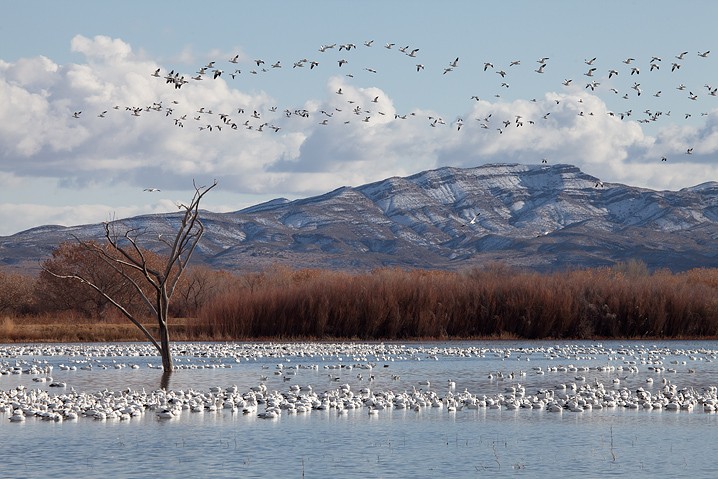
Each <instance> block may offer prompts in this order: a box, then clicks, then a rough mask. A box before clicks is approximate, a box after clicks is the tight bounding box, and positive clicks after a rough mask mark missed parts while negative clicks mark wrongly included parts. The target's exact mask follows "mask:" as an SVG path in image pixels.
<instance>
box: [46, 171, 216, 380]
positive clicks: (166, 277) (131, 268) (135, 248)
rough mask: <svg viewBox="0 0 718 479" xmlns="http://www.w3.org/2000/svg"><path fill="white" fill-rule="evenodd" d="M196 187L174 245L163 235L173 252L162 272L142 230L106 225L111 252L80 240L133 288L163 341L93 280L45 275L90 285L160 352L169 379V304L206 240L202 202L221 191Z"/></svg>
mask: <svg viewBox="0 0 718 479" xmlns="http://www.w3.org/2000/svg"><path fill="white" fill-rule="evenodd" d="M193 186H194V190H195V193H194V196H193V198H192V201H191V202H190V204H189V205H184V204H181V205H179V207H180V209H183V210H184V214H183V215H182V216H181V222H180V224H179V226H178V229H177V234H176V235H175V237H174V239H171V240H170V239H166V238H164V237H163V236H162V235H158V239H159V241H160V242H161V243H163V244H164V245H165V246H167V247H168V248H169V254H168V256H167V257H166V261H165V262H164V265H161V266H160V267H156V266H154V265H153V262H151V261H149V258H148V255H147V253H146V250H144V249H143V248H141V247H140V244H139V241H140V240H141V239H142V236H143V233H144V231H143V230H142V229H138V228H130V229H125V230H124V231H123V232H121V229H122V223H121V222H119V221H109V222H105V223H104V225H103V226H104V229H105V240H106V242H107V246H108V247H104V248H103V247H102V246H101V245H99V244H98V243H96V242H93V241H85V240H81V239H79V238H77V241H78V242H79V243H80V245H82V246H83V247H84V248H85V249H86V251H87V252H89V253H91V254H94V255H96V256H97V257H98V258H100V259H101V260H102V261H103V262H104V263H105V264H106V265H108V266H109V267H110V268H112V269H113V270H114V271H115V272H117V273H118V274H119V275H121V276H122V278H123V279H124V280H125V281H126V284H127V285H128V287H131V288H133V289H134V290H135V291H136V292H137V293H138V294H139V295H140V297H141V298H142V300H143V301H144V303H145V304H146V305H147V306H148V308H149V310H150V311H151V312H152V315H153V316H154V317H155V318H156V319H157V325H158V336H159V337H155V336H153V334H152V333H151V332H150V331H149V330H148V329H147V328H145V326H144V325H142V323H141V322H140V321H139V320H138V319H137V318H136V317H135V314H133V312H132V311H131V309H130V308H128V307H127V305H126V304H123V301H122V300H121V299H120V298H118V297H117V296H116V295H115V294H113V293H112V291H110V290H108V289H107V288H105V287H104V286H103V285H101V284H97V283H96V282H94V281H93V280H92V278H90V277H89V276H88V275H85V274H83V273H77V272H75V273H72V274H58V273H57V272H54V271H50V270H46V271H47V272H48V273H50V274H52V275H54V276H56V277H58V278H71V279H74V280H77V281H80V282H82V283H85V284H87V285H88V286H90V287H91V288H92V289H94V290H95V291H97V292H98V293H99V294H101V295H102V296H103V297H104V298H105V299H106V300H107V301H108V302H109V303H110V304H112V305H113V306H115V307H116V308H117V309H118V310H119V311H120V312H121V313H122V314H123V315H124V316H125V317H126V318H127V319H129V320H130V321H131V322H132V323H133V324H134V325H135V326H137V327H138V328H139V329H140V330H141V331H142V333H143V334H144V335H145V336H146V337H147V339H148V340H149V341H150V342H151V343H152V344H153V345H154V346H155V347H156V348H157V349H158V351H159V352H160V356H161V357H162V369H163V370H164V371H165V373H170V372H171V371H172V369H173V363H172V354H171V351H170V335H169V328H168V319H169V318H168V316H169V304H170V300H171V299H172V295H173V294H174V292H175V288H176V287H177V284H178V282H179V279H180V277H181V276H182V273H183V272H184V270H185V268H186V267H187V264H188V262H189V260H190V258H191V257H192V253H194V250H195V248H196V247H197V243H198V242H199V240H200V238H201V237H202V235H203V234H204V225H203V224H202V221H201V220H200V217H199V204H200V201H201V200H202V198H203V197H204V195H206V194H207V193H208V192H209V191H210V190H211V189H212V188H214V187H215V186H217V181H216V180H215V181H214V183H212V185H210V186H209V187H206V186H201V187H198V186H197V184H196V183H194V182H193ZM138 273H139V275H138ZM137 278H139V279H137ZM148 291H149V292H148Z"/></svg>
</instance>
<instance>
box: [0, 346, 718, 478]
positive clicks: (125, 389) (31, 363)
mask: <svg viewBox="0 0 718 479" xmlns="http://www.w3.org/2000/svg"><path fill="white" fill-rule="evenodd" d="M174 349H175V360H176V366H177V368H178V370H177V371H176V372H174V373H173V374H172V376H171V378H170V382H169V386H168V388H167V390H166V391H158V389H159V385H160V381H161V378H162V371H161V370H158V369H156V368H157V367H159V365H160V363H161V362H160V359H159V357H158V356H157V355H156V353H155V352H154V351H153V350H152V349H151V348H150V347H149V346H148V345H145V344H134V343H133V344H125V343H119V344H53V345H37V344H36V345H33V344H28V345H0V372H2V373H3V374H2V375H0V391H1V392H2V397H1V398H0V406H2V407H3V409H2V410H3V411H4V412H2V413H0V455H1V456H2V458H3V459H2V466H0V475H1V476H2V477H28V478H33V477H47V476H50V475H51V476H52V477H54V478H64V477H77V476H81V477H107V476H109V477H128V478H129V477H137V478H140V477H178V476H188V477H209V476H212V477H262V478H265V477H297V478H301V477H307V478H316V477H338V476H341V477H362V478H365V477H377V478H390V477H391V478H397V477H449V476H451V477H532V478H533V477H558V476H564V475H565V476H568V475H580V476H581V477H603V476H606V475H618V474H633V475H638V476H639V477H641V476H649V475H653V476H659V477H667V476H670V477H712V476H713V475H714V471H715V464H714V460H713V457H712V454H711V452H712V450H713V449H714V448H715V444H716V443H717V442H716V440H718V427H717V426H718V413H716V412H715V408H713V410H710V411H709V409H710V408H711V407H713V406H712V405H713V404H715V405H716V406H718V401H714V400H715V399H716V398H715V395H716V389H715V386H716V385H718V367H716V366H717V365H718V362H717V361H716V358H717V357H718V342H716V341H664V342H646V343H641V342H631V341H602V342H555V341H531V342H529V341H462V342H409V343H178V344H176V345H175V346H174ZM51 384H53V386H51ZM130 398H132V401H136V402H139V403H141V406H140V407H141V409H142V412H138V413H137V414H136V415H131V416H130V415H129V414H128V415H127V416H126V417H120V416H119V411H121V410H122V407H125V408H129V406H128V404H129V403H130ZM138 398H139V399H138ZM30 399H32V400H33V401H35V405H34V406H32V407H30V406H29V405H28V404H29V402H27V401H30ZM93 401H94V402H93ZM252 401H254V402H252ZM311 401H314V402H313V403H312V402H311ZM612 401H613V403H612ZM90 402H92V405H91V406H90V405H89V403H90ZM557 403H558V404H560V407H557V408H556V409H555V412H552V411H551V410H550V408H549V407H550V405H554V406H555V404H557ZM671 403H673V405H675V408H671V406H669V404H671ZM48 404H49V405H50V406H48ZM71 404H72V405H73V406H74V407H76V410H78V411H82V413H81V414H80V415H79V417H77V418H76V419H72V418H70V417H62V418H57V420H53V419H51V418H49V414H50V412H51V411H59V410H64V411H65V412H67V411H69V410H70V405H71ZM303 404H305V405H308V406H311V407H307V409H306V411H305V410H302V409H301V407H302V405H303ZM679 404H680V407H679V406H678V405H679ZM61 406H62V408H61ZM215 407H216V410H215ZM103 408H104V409H103ZM274 409H276V411H277V414H276V417H274V414H272V415H271V416H270V415H269V414H268V412H272V411H273V410H274ZM674 409H675V410H674ZM113 410H114V411H113ZM128 410H129V409H128ZM18 411H20V412H21V413H22V414H21V415H22V416H23V419H22V420H17V421H16V422H15V421H11V420H10V418H11V417H13V416H14V415H15V413H18ZM163 411H168V412H166V413H165V414H166V416H167V417H168V418H167V419H162V418H160V417H159V416H160V415H161V413H163ZM170 411H171V412H170ZM114 412H117V413H118V416H115V415H114ZM105 413H107V415H106V416H105ZM56 414H58V415H59V414H60V413H56ZM260 415H265V416H266V417H271V418H270V419H264V418H262V417H260ZM95 417H98V418H99V417H102V419H95Z"/></svg>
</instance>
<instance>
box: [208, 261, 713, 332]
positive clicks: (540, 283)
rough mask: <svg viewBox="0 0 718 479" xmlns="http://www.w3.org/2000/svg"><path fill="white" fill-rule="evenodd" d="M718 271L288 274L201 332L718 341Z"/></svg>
mask: <svg viewBox="0 0 718 479" xmlns="http://www.w3.org/2000/svg"><path fill="white" fill-rule="evenodd" d="M717 292H718V270H709V269H697V270H692V271H688V272H685V273H680V274H672V273H670V272H668V271H658V272H654V273H649V272H648V270H647V269H646V267H645V265H643V264H642V263H637V262H629V263H625V264H620V265H618V266H617V267H614V268H599V269H587V270H578V271H569V272H560V273H553V274H539V273H533V272H527V271H518V270H513V269H510V268H506V267H501V266H492V267H488V268H474V269H471V270H468V271H463V272H447V271H416V270H413V271H405V270H396V269H382V270H377V271H372V272H370V273H361V274H352V273H347V272H336V271H311V270H309V271H308V270H302V271H289V270H288V271H286V274H285V275H284V276H281V277H279V278H274V280H273V281H265V282H264V283H263V284H262V285H261V287H244V288H241V289H239V290H233V291H231V292H228V293H226V294H223V295H219V296H218V297H216V298H215V299H214V300H213V301H211V302H210V303H208V304H207V305H205V306H204V307H203V308H202V309H201V310H200V312H199V315H198V319H197V322H196V323H195V327H196V333H195V334H196V335H198V336H203V337H212V338H216V339H246V338H287V339H290V338H315V339H322V338H355V339H362V340H370V339H411V338H447V339H448V338H479V337H481V338H484V337H495V338H526V339H539V338H597V337H598V338H618V337H621V338H646V337H651V338H678V337H716V336H718V296H717V295H716V293H717Z"/></svg>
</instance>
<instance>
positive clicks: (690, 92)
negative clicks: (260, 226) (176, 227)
mask: <svg viewBox="0 0 718 479" xmlns="http://www.w3.org/2000/svg"><path fill="white" fill-rule="evenodd" d="M372 47H374V41H373V40H368V41H365V42H364V43H363V47H361V48H372ZM395 47H396V44H394V43H386V44H385V45H384V46H383V48H384V49H386V50H393V51H397V52H398V53H400V54H402V55H404V56H406V57H407V58H410V59H418V58H419V52H420V49H419V48H412V47H410V46H408V45H407V46H403V47H398V48H395ZM357 48H358V47H357V46H356V44H354V43H345V44H339V45H337V44H326V45H322V46H320V47H319V49H318V51H317V53H316V56H317V59H312V60H309V59H307V58H301V59H298V60H296V61H294V62H292V65H291V67H286V68H291V69H292V70H296V69H308V70H320V69H322V68H327V67H326V66H325V65H326V64H329V68H332V70H331V73H332V74H338V73H339V72H341V73H343V74H345V76H346V77H347V78H349V79H352V78H354V76H355V74H358V73H359V71H358V70H356V69H352V67H353V63H354V59H353V58H352V55H353V51H354V50H356V49H357ZM379 48H381V47H379ZM331 51H336V52H337V53H338V56H335V57H332V56H331V55H330V52H331ZM709 54H710V51H709V50H706V51H700V52H697V54H696V55H695V57H697V58H698V59H705V58H707V57H708V56H709ZM691 58H692V57H691V56H690V55H689V52H687V51H682V52H678V53H677V54H676V55H674V56H673V58H671V59H670V60H667V61H666V62H665V63H664V62H663V59H662V58H661V57H658V56H653V57H652V58H651V59H650V61H649V62H648V64H647V65H648V66H647V67H645V66H642V65H641V64H640V63H639V62H638V61H637V60H636V59H635V58H631V57H629V58H626V59H624V60H622V63H623V64H625V66H624V67H623V68H619V67H613V68H606V69H605V70H603V71H600V70H599V67H598V63H597V59H596V58H595V57H594V58H588V59H585V60H584V63H585V67H584V70H585V71H583V73H582V75H581V78H582V79H583V78H585V80H584V81H585V82H586V85H585V88H581V90H578V89H577V88H576V86H578V85H580V84H581V82H579V80H577V79H573V78H565V79H564V80H563V81H562V82H561V85H562V87H564V88H569V89H571V90H570V92H571V93H572V94H571V95H563V96H562V95H557V96H556V98H555V99H554V103H553V105H551V104H550V102H545V105H546V106H545V109H544V111H542V112H541V113H540V114H539V115H537V116H536V117H535V118H524V117H523V116H522V115H513V116H511V117H507V118H497V116H498V115H496V116H494V115H493V113H488V114H486V115H482V116H480V117H477V118H475V120H476V121H477V123H475V124H474V125H478V128H479V129H481V130H485V131H495V132H498V134H503V133H504V132H506V131H507V129H509V128H511V129H514V128H521V127H524V126H531V125H535V124H536V123H537V122H539V121H547V120H550V115H551V114H552V113H553V114H555V113H556V112H559V111H562V110H561V108H560V106H559V104H560V103H561V102H562V101H567V102H568V101H574V102H576V103H577V107H578V113H577V115H578V116H581V117H592V116H594V113H593V112H591V111H584V109H582V108H581V104H582V103H583V100H582V98H581V97H580V94H578V93H577V92H579V91H584V90H585V91H588V90H590V91H591V92H595V91H596V90H597V89H599V88H601V84H602V83H604V82H608V81H610V82H615V81H616V80H615V79H616V78H617V77H619V76H621V77H625V76H628V77H630V78H631V81H630V82H629V83H633V84H632V86H630V89H628V90H627V91H623V92H621V91H619V90H618V88H616V86H617V85H616V86H611V88H610V89H609V90H608V91H610V92H611V93H613V94H615V95H618V96H619V97H621V98H623V99H624V100H631V99H636V98H638V97H640V96H641V95H642V93H643V92H644V89H645V88H647V86H644V83H642V82H644V81H645V80H643V79H644V78H647V77H649V76H650V75H652V74H655V73H654V72H657V71H660V70H661V68H663V69H664V71H665V70H667V69H670V72H671V74H675V73H677V72H678V71H679V70H680V69H681V67H682V65H683V64H684V63H685V62H688V61H690V59H691ZM549 60H550V58H549V57H542V58H539V59H537V60H536V61H535V63H536V65H537V67H536V68H535V69H534V70H533V72H534V73H535V74H536V75H543V74H545V73H546V72H547V71H548V68H549ZM669 63H670V66H669ZM507 64H508V66H507V67H505V68H503V67H500V66H496V67H495V66H494V63H492V62H490V61H485V62H483V72H486V73H487V74H488V73H495V74H496V75H497V77H495V79H496V80H497V81H496V82H495V84H494V87H495V88H498V89H499V91H502V89H508V88H509V87H510V85H509V83H508V81H509V79H510V78H512V77H514V75H515V73H514V72H516V71H519V70H520V69H521V65H522V61H521V60H518V59H515V60H511V61H509V62H507ZM241 65H249V70H247V69H246V68H245V69H242V68H244V67H242V68H240V66H241ZM408 65H409V67H410V68H411V70H412V71H415V72H414V74H422V75H424V74H430V72H429V71H427V70H430V69H429V68H427V66H426V65H425V64H423V63H419V62H416V60H414V61H411V62H410V63H408ZM228 66H231V68H228ZM223 68H228V69H227V70H226V71H225V70H224V69H223ZM282 68H285V65H283V64H282V62H281V60H277V61H274V62H269V61H265V60H263V59H253V60H251V62H249V61H247V60H244V59H243V60H242V61H240V55H239V54H236V55H233V56H231V57H230V58H229V59H227V60H226V61H225V62H219V61H216V60H213V61H210V62H208V63H207V64H205V65H202V66H200V67H199V68H198V69H197V71H196V72H195V74H194V75H188V74H182V73H180V72H179V71H175V70H171V71H169V72H166V73H162V69H161V68H157V69H155V70H154V71H152V72H150V73H149V75H150V76H152V77H155V78H157V79H158V80H161V81H164V82H165V83H166V84H167V85H168V87H169V88H172V89H173V90H180V89H182V88H185V89H186V88H195V87H197V86H198V85H200V84H201V82H203V81H206V80H208V81H217V80H219V79H225V80H226V81H228V82H229V81H231V80H237V79H240V78H241V76H242V75H245V76H246V75H251V76H254V75H262V74H268V73H269V72H272V71H278V70H281V69H282ZM460 68H461V61H460V58H459V57H455V58H450V59H449V60H448V61H447V63H446V64H445V65H444V66H443V67H441V68H440V69H435V72H436V73H437V74H438V73H439V72H440V73H441V75H442V76H443V75H449V74H455V72H456V71H457V70H460ZM642 69H643V72H642ZM646 70H648V71H646ZM362 73H368V74H370V75H376V74H378V73H379V72H378V70H377V69H376V68H372V67H370V66H364V67H363V68H362ZM524 74H525V72H524ZM228 77H229V78H228ZM639 78H641V79H642V80H641V82H639V80H638V79H639ZM230 79H231V80H230ZM649 81H650V79H649ZM675 88H676V89H677V90H678V91H681V92H684V91H687V94H686V98H687V100H688V101H694V102H695V101H697V100H698V99H699V97H701V96H705V97H716V96H718V86H712V85H709V84H705V85H704V88H705V89H706V91H705V95H703V94H702V93H700V91H701V90H699V89H698V88H695V87H694V88H687V87H686V86H685V85H684V84H683V83H679V84H678V85H677V86H676V87H675ZM603 89H604V90H605V89H606V86H604V87H603ZM347 90H350V89H347V88H341V87H340V88H338V89H337V90H336V92H335V99H334V100H332V101H329V102H328V104H330V106H324V107H322V108H321V109H320V108H317V110H315V111H310V110H308V109H307V108H306V107H299V108H297V107H286V108H279V107H277V106H274V105H272V106H269V107H267V106H266V105H235V106H234V108H233V109H232V110H224V111H222V112H219V111H218V112H215V111H213V108H218V106H209V105H208V106H202V107H199V108H198V109H196V110H194V109H192V110H188V109H184V108H185V107H184V106H183V105H181V104H180V102H179V101H177V100H172V102H171V103H172V104H171V105H167V104H163V103H164V102H163V100H158V101H154V102H152V104H150V105H143V106H125V107H120V106H119V105H115V106H114V107H112V109H113V110H124V111H125V112H127V113H129V114H130V115H132V116H135V117H139V116H141V115H144V114H145V113H157V112H160V113H163V115H164V117H166V118H169V119H170V120H172V121H173V122H174V125H175V126H177V127H180V128H184V127H185V126H186V125H188V124H190V122H192V123H193V124H194V125H195V128H197V129H199V130H200V131H207V132H220V131H223V130H251V131H254V132H264V131H273V132H275V133H277V132H279V131H280V130H281V129H282V128H284V127H285V125H288V121H289V120H290V119H294V118H298V119H303V120H310V121H311V120H312V119H314V121H315V122H316V123H317V124H319V125H323V126H326V125H329V124H331V123H334V122H340V123H343V124H349V123H351V122H352V121H360V122H363V123H372V124H373V123H376V122H377V120H378V119H380V118H383V120H382V121H381V123H386V122H387V121H392V120H395V121H399V120H407V119H411V118H421V117H422V115H421V114H420V113H418V112H417V111H412V112H409V113H406V114H399V113H395V112H394V113H388V112H386V111H382V109H381V108H380V105H381V104H382V101H381V100H382V99H381V98H380V96H373V98H368V97H366V95H364V94H363V93H360V94H357V93H353V94H352V93H351V92H350V91H347ZM351 90H352V91H354V90H353V89H351ZM661 94H662V92H661V91H660V90H658V91H655V92H652V93H651V95H652V96H653V97H655V98H660V97H661ZM494 97H495V98H500V97H501V94H500V93H496V94H494ZM644 98H645V96H644ZM480 100H481V98H480V96H479V95H472V96H471V97H470V101H477V102H478V101H480ZM531 101H532V102H537V100H536V99H532V100H531ZM551 107H553V108H551ZM219 108H225V107H224V106H220V107H219ZM109 111H110V109H109V108H108V110H105V111H102V112H99V113H98V114H97V115H96V116H97V117H99V118H105V117H106V116H107V115H108V113H109ZM392 111H393V109H392ZM564 111H565V110H564ZM608 114H609V115H611V116H613V117H616V118H620V119H621V120H624V119H628V118H629V117H632V115H634V111H633V109H631V108H629V109H626V110H624V111H622V112H613V111H609V112H608ZM643 114H644V117H642V118H639V119H638V120H637V121H638V122H639V123H650V122H655V121H658V120H659V119H661V118H665V117H669V116H671V112H670V111H661V110H655V111H654V110H651V109H646V110H644V111H643ZM708 114H709V113H708V112H704V113H701V115H708ZM81 115H82V111H75V112H74V114H73V115H72V116H73V117H74V118H78V119H79V118H81ZM392 115H393V116H392ZM681 116H682V117H684V118H685V119H688V118H689V117H690V116H691V114H689V113H685V114H681ZM425 119H426V120H428V124H429V126H430V127H433V128H436V127H442V126H447V125H448V126H450V127H453V128H455V129H456V131H461V130H462V128H463V127H464V125H467V122H465V121H464V119H463V118H462V117H456V118H455V119H454V120H451V121H445V120H444V119H443V118H442V117H440V116H437V115H432V116H428V117H426V118H425ZM692 153H693V148H692V147H691V148H687V149H686V151H685V154H688V155H690V154H692ZM542 161H543V162H544V163H545V162H546V159H543V160H542ZM661 161H667V157H666V156H662V157H661Z"/></svg>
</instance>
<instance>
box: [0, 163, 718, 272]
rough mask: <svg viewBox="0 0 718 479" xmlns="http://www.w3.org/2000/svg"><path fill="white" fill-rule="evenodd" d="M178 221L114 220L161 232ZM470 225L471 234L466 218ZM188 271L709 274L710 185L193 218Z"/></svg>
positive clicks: (490, 181)
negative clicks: (627, 264)
mask: <svg viewBox="0 0 718 479" xmlns="http://www.w3.org/2000/svg"><path fill="white" fill-rule="evenodd" d="M180 215H181V213H167V214H154V215H142V216H136V217H132V218H127V219H123V220H119V221H118V224H122V225H124V226H123V227H125V228H141V229H143V230H144V231H146V232H147V235H146V246H147V247H149V248H150V249H155V250H161V243H159V242H157V241H153V240H152V238H153V237H156V235H157V234H160V233H161V234H165V235H167V234H171V233H172V231H173V227H174V225H176V224H177V222H178V221H179V218H180ZM475 216H476V220H475V222H474V223H472V222H471V220H472V218H474V217H475ZM202 217H203V222H204V224H205V228H206V231H205V236H204V237H203V239H202V241H201V242H200V244H199V246H198V249H197V251H196V252H195V258H194V259H193V261H194V262H195V263H205V264H207V265H209V266H211V267H214V268H223V269H231V270H237V271H240V270H259V269H264V268H267V267H270V266H272V265H276V264H283V265H287V266H291V267H295V268H307V267H311V268H328V269H358V270H369V269H373V268H378V267H402V268H427V269H461V268H467V267H473V266H481V265H485V264H487V263H492V262H502V263H505V264H507V265H513V266H517V267H524V268H530V269H535V270H537V271H554V270H561V269H566V268H583V267H596V266H608V265H612V264H614V263H615V262H618V261H626V260H629V259H636V260H640V261H643V262H645V263H646V264H647V265H648V266H649V268H651V269H656V268H667V269H670V270H673V271H682V270H686V269H690V268H694V267H703V266H705V267H718V248H716V246H715V245H716V238H718V182H714V181H708V182H704V183H701V184H698V185H696V186H692V187H688V188H683V189H681V190H678V191H669V190H664V191H656V190H650V189H647V188H639V187H633V186H627V185H622V184H618V183H608V182H603V181H602V180H600V179H599V178H596V177H594V176H591V175H588V174H585V173H583V172H582V171H581V170H580V169H579V168H577V167H576V166H573V165H567V164H558V165H545V164H543V165H526V164H504V163H502V164H489V165H481V166H477V167H472V168H456V167H443V168H438V169H433V170H427V171H423V172H419V173H416V174H413V175H410V176H406V177H400V176H393V177H390V178H386V179H383V180H379V181H376V182H372V183H368V184H365V185H361V186H357V187H350V186H343V187H340V188H337V189H335V190H332V191H329V192H327V193H324V194H321V195H317V196H313V197H308V198H302V199H297V200H287V199H286V198H276V199H273V200H270V201H267V202H264V203H260V204H257V205H254V206H250V207H247V208H244V209H241V210H238V211H234V212H230V213H213V212H209V211H205V212H203V216H202ZM102 234H103V230H102V225H101V224H89V225H78V226H70V227H62V226H56V225H44V226H38V227H36V228H32V229H29V230H26V231H22V232H19V233H17V234H15V235H12V236H5V237H0V262H1V263H2V264H4V265H6V266H15V267H18V268H31V269H32V268H33V267H34V268H37V267H38V266H39V264H40V262H41V261H42V260H44V259H45V258H47V257H49V255H50V254H51V252H52V250H53V249H54V248H55V247H56V246H57V245H58V244H59V243H61V242H62V241H70V240H73V238H74V237H78V238H82V239H97V240H102V238H103V236H102Z"/></svg>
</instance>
